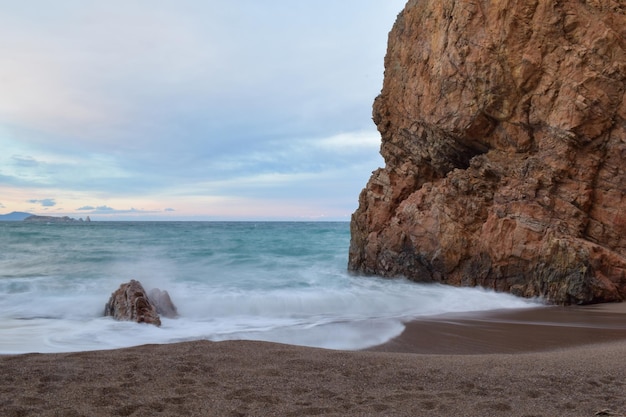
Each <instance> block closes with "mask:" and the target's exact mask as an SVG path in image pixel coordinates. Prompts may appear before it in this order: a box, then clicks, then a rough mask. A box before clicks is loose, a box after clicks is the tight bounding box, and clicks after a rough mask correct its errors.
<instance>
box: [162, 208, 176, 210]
mask: <svg viewBox="0 0 626 417" xmlns="http://www.w3.org/2000/svg"><path fill="white" fill-rule="evenodd" d="M163 211H176V210H174V209H173V208H166V209H165V210H163Z"/></svg>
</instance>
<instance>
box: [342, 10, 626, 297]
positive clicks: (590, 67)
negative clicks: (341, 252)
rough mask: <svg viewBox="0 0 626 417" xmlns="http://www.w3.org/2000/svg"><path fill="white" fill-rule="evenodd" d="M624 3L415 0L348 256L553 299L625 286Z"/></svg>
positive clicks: (394, 271)
mask: <svg viewBox="0 0 626 417" xmlns="http://www.w3.org/2000/svg"><path fill="white" fill-rule="evenodd" d="M625 91H626V6H624V5H623V3H622V2H620V1H615V0H596V1H581V0H564V1H559V2H547V1H546V2H540V1H538V0H530V1H521V2H520V1H513V0H505V1H499V2H488V1H482V0H481V1H473V0H472V1H470V0H436V1H435V0H420V1H416V0H410V1H409V2H408V3H407V5H406V7H405V9H404V11H403V12H402V13H401V14H400V15H399V16H398V19H397V21H396V23H395V25H394V27H393V30H392V31H391V33H390V34H389V44H388V50H387V55H386V57H385V78H384V85H383V89H382V92H381V94H380V96H379V97H377V98H376V101H375V103H374V111H373V118H374V121H375V123H376V125H377V127H378V130H379V131H380V133H381V135H382V146H381V154H382V156H383V157H384V159H385V167H384V168H382V169H378V170H377V171H375V172H374V173H373V175H372V177H371V179H370V180H369V182H368V184H367V186H366V188H365V189H364V190H363V192H362V193H361V195H360V198H359V208H358V209H357V211H356V212H355V213H354V215H353V217H352V223H351V234H352V237H351V244H350V257H349V269H350V270H352V271H357V272H362V273H367V274H379V275H384V276H396V275H402V276H406V277H408V278H410V279H413V280H416V281H426V282H442V283H447V284H453V285H472V286H473V285H480V286H483V287H487V288H493V289H495V290H498V291H509V292H512V293H514V294H517V295H521V296H526V297H533V296H541V297H545V298H546V299H547V300H549V301H551V302H554V303H561V304H569V303H576V304H585V303H594V302H607V301H620V300H624V299H626V99H625Z"/></svg>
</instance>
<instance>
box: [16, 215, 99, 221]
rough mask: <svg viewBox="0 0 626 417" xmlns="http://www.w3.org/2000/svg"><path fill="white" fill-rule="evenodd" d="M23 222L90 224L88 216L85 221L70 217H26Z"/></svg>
mask: <svg viewBox="0 0 626 417" xmlns="http://www.w3.org/2000/svg"><path fill="white" fill-rule="evenodd" d="M24 221H25V222H28V223H81V222H83V223H84V222H90V221H91V219H90V218H89V216H87V218H86V219H85V220H83V218H82V217H81V218H79V219H78V220H77V219H74V218H72V217H68V216H63V217H54V216H36V215H32V216H28V217H26V218H25V219H24Z"/></svg>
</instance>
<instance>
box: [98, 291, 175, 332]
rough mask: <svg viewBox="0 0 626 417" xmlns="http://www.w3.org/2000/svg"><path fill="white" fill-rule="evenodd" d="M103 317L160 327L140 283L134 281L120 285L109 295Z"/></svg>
mask: <svg viewBox="0 0 626 417" xmlns="http://www.w3.org/2000/svg"><path fill="white" fill-rule="evenodd" d="M168 299H169V296H168ZM170 303H171V300H170ZM172 305H173V304H172ZM104 315H105V316H111V317H113V318H114V319H116V320H124V321H135V322H137V323H148V324H154V325H155V326H160V325H161V318H160V317H159V314H158V312H157V308H156V306H155V305H154V304H153V303H152V302H151V301H150V298H149V297H148V295H147V294H146V291H145V290H144V288H143V286H142V285H141V283H140V282H139V281H135V280H134V279H133V280H130V282H127V283H125V284H122V285H120V287H119V288H118V289H117V290H116V291H115V292H114V293H113V294H111V298H110V299H109V302H108V303H106V305H105V307H104Z"/></svg>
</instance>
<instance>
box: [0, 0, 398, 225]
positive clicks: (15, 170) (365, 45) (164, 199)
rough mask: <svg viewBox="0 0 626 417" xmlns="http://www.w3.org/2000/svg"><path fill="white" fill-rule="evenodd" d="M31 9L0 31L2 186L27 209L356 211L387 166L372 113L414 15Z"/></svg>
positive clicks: (379, 6)
mask: <svg viewBox="0 0 626 417" xmlns="http://www.w3.org/2000/svg"><path fill="white" fill-rule="evenodd" d="M22 3H23V2H13V3H11V5H10V6H7V7H4V8H3V13H2V14H1V15H0V49H2V51H3V53H2V54H1V55H0V90H1V91H2V92H3V94H2V95H0V149H2V153H1V154H0V186H6V187H11V188H13V189H20V190H27V194H26V196H27V197H26V198H28V197H29V196H31V195H55V196H56V200H55V201H57V202H58V205H57V207H58V208H59V209H60V208H62V207H65V208H66V209H67V207H79V209H76V210H77V211H79V212H82V213H85V212H92V211H93V212H98V213H102V214H104V213H109V214H112V215H113V214H118V213H137V212H140V211H141V209H135V211H132V210H133V209H128V210H118V209H114V208H113V207H108V206H104V205H100V206H98V204H94V202H104V201H106V202H107V204H110V205H112V206H114V207H132V206H134V207H151V209H150V210H156V207H161V208H159V209H158V210H159V212H160V213H161V214H162V215H163V216H164V217H167V216H166V215H165V214H164V212H170V210H169V209H166V210H163V209H162V207H166V206H170V205H176V214H177V215H178V214H179V213H184V210H185V208H184V207H185V202H188V201H190V200H192V199H193V198H195V196H200V195H204V196H207V197H216V198H228V199H230V200H228V201H232V199H237V198H243V199H247V198H255V199H257V200H255V201H258V200H259V199H263V198H267V199H269V200H268V201H269V202H271V203H276V204H278V202H279V201H280V202H281V204H285V203H284V201H285V200H286V199H295V198H306V199H307V201H308V200H309V199H310V200H314V199H316V198H317V199H318V200H320V201H321V200H324V199H327V198H328V197H329V196H340V199H341V201H342V203H341V204H346V205H348V204H349V203H348V202H349V201H352V204H355V203H356V201H357V199H358V193H359V191H360V189H361V188H362V187H363V186H364V185H365V181H366V180H367V177H368V176H369V173H370V172H371V171H372V170H373V169H375V168H376V167H377V166H379V165H380V163H381V158H380V156H379V155H378V147H379V145H380V138H379V136H378V133H377V132H376V129H375V128H374V126H373V124H372V122H371V104H372V101H373V99H374V97H375V96H376V95H377V94H378V93H379V91H380V87H381V85H382V76H383V57H384V54H385V49H386V40H387V33H388V31H389V29H390V28H391V24H392V22H393V19H394V18H395V16H396V15H397V13H398V12H399V11H400V10H401V9H402V7H403V6H404V3H405V0H387V1H385V2H380V1H379V0H342V1H341V2H337V1H336V0H319V1H316V2H292V1H288V0H272V1H269V2H264V3H263V4H261V3H259V2H254V1H251V0H237V1H233V2H223V1H219V0H206V1H201V0H189V1H185V2H150V1H148V0H138V1H137V2H126V3H125V4H123V5H113V4H112V3H110V2H80V1H75V0H59V1H58V2H55V5H54V6H52V5H51V4H48V3H47V2H38V3H37V4H38V7H36V8H35V7H31V6H27V5H25V4H22ZM70 11H71V12H70ZM52 190H54V194H52V192H51V191H52ZM57 191H58V192H57ZM40 192H41V193H45V194H39V193H40ZM5 195H6V194H5ZM24 200H25V198H24V199H22V200H21V201H22V202H23V201H24ZM3 201H4V200H3ZM144 202H150V205H145V204H144ZM4 203H5V204H7V201H4ZM247 209H248V210H250V211H254V210H255V207H254V206H248V208H247ZM150 210H148V211H150Z"/></svg>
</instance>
